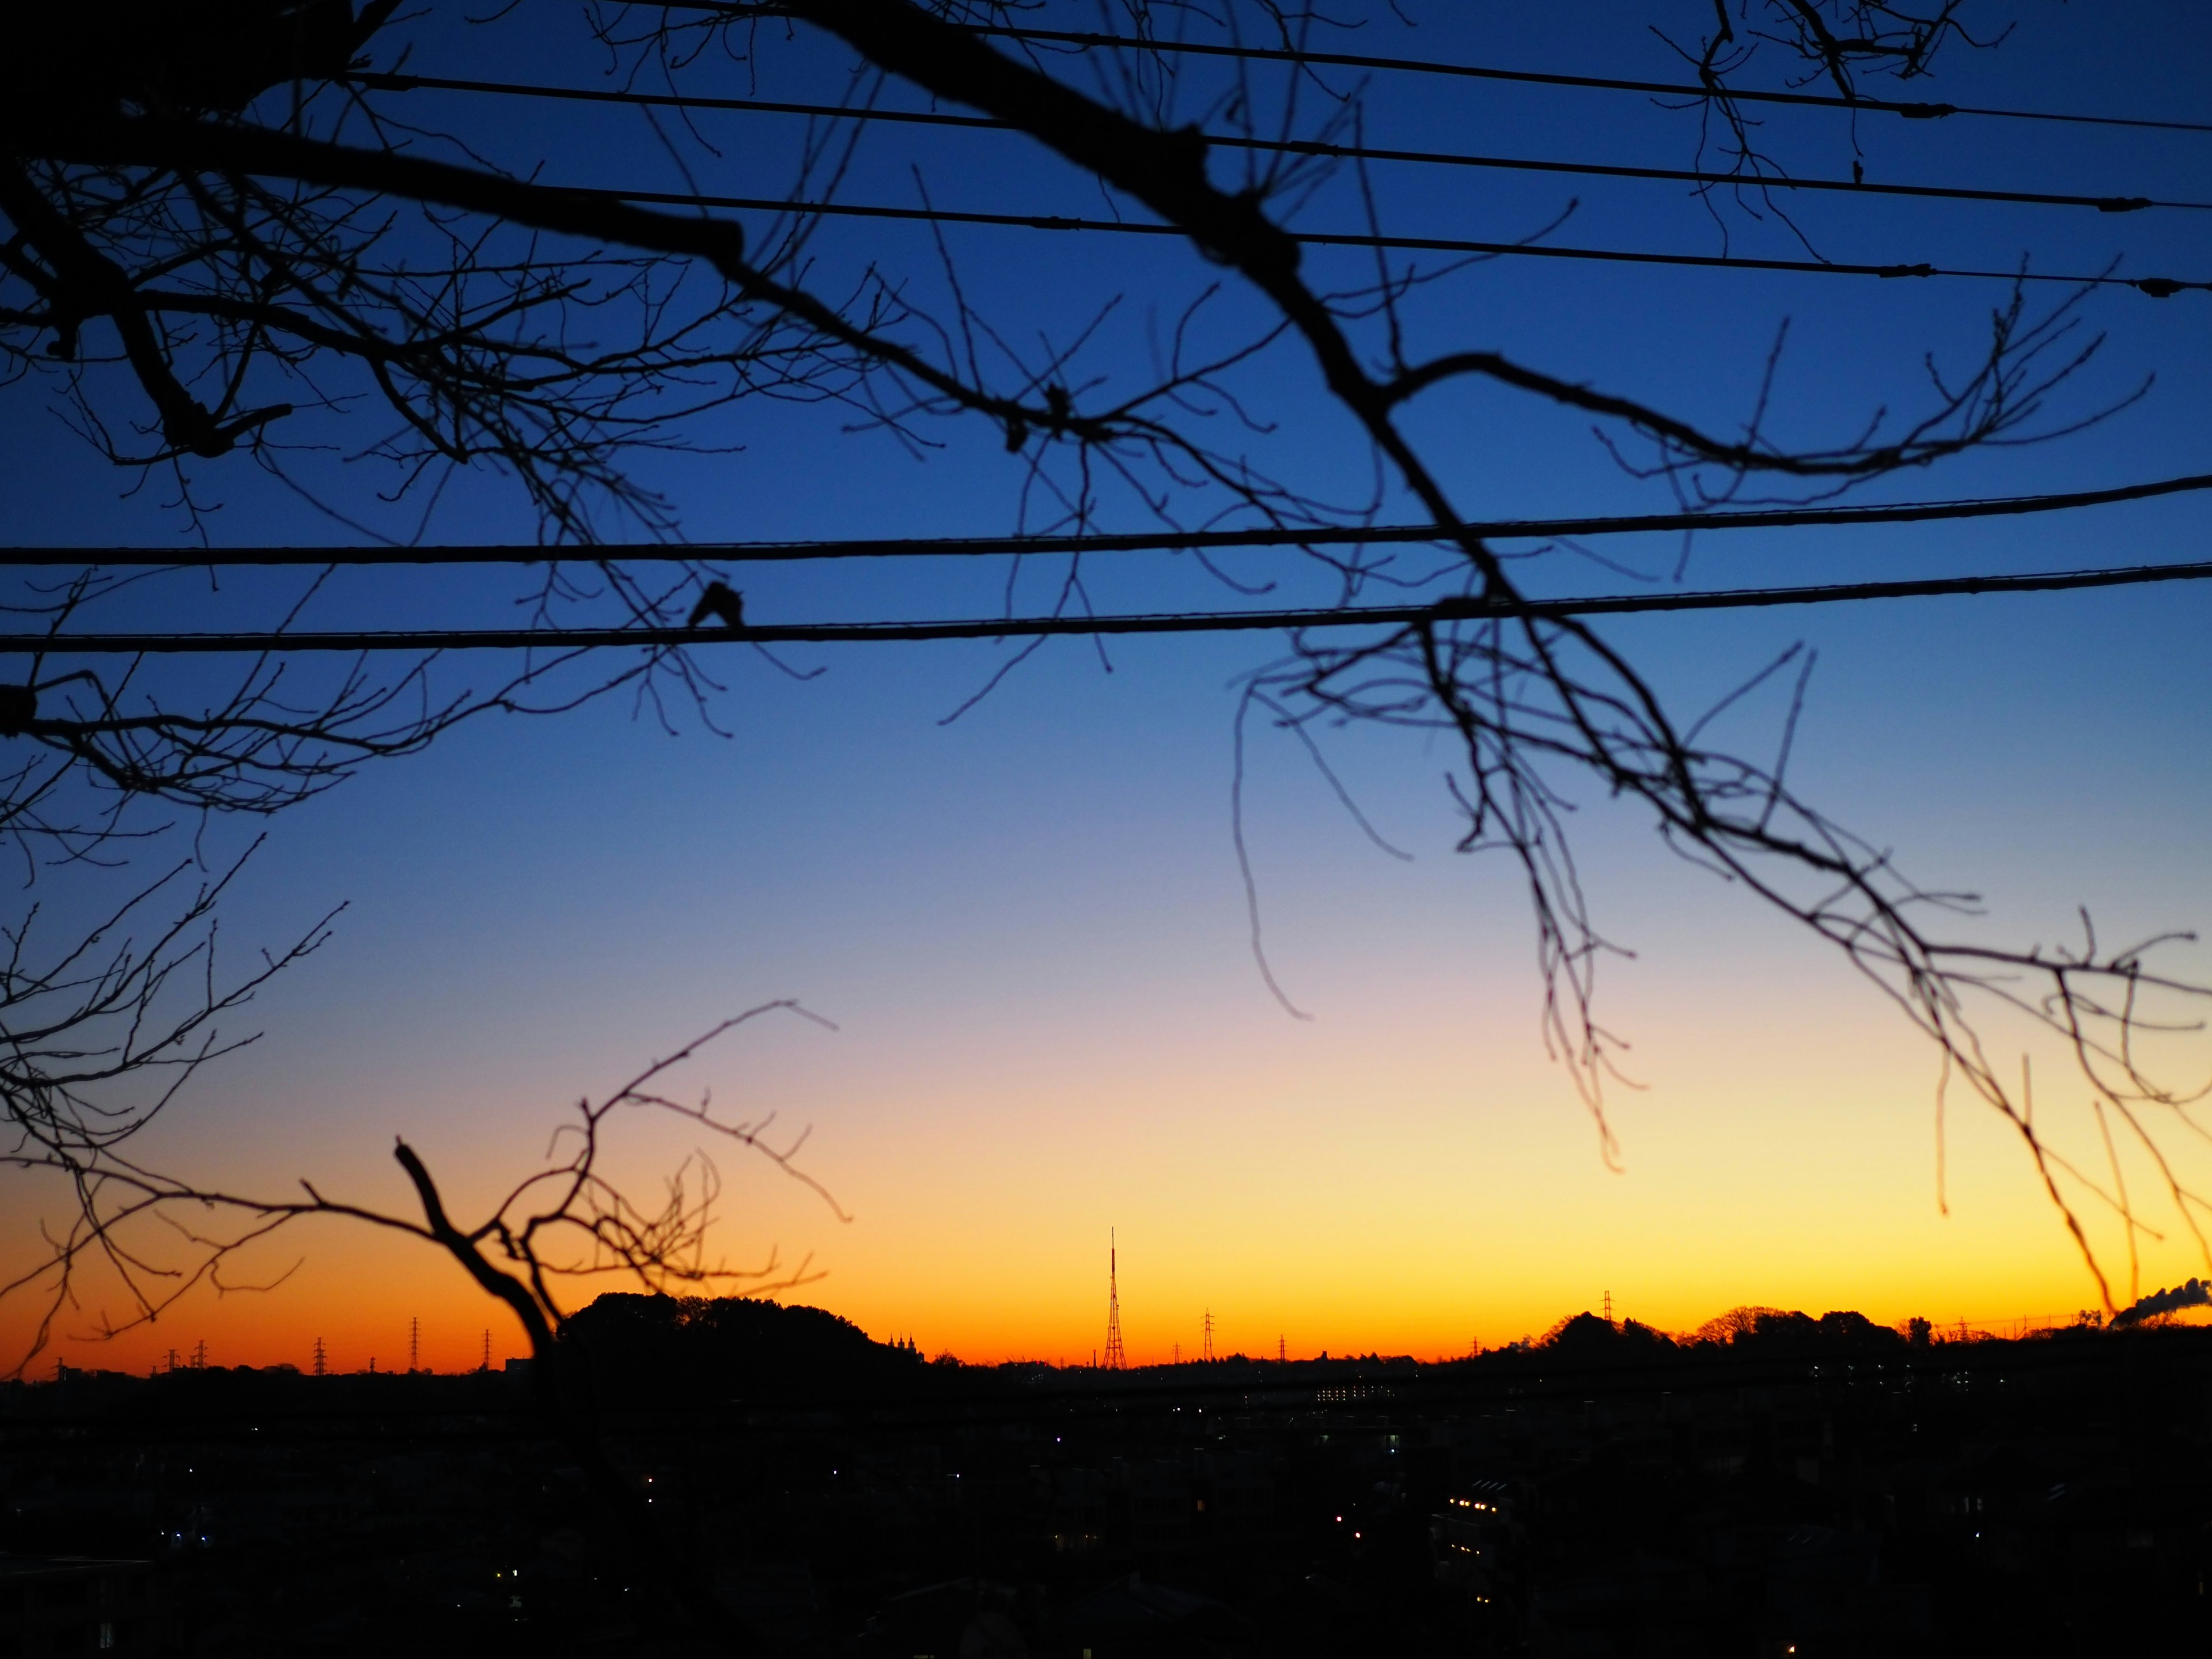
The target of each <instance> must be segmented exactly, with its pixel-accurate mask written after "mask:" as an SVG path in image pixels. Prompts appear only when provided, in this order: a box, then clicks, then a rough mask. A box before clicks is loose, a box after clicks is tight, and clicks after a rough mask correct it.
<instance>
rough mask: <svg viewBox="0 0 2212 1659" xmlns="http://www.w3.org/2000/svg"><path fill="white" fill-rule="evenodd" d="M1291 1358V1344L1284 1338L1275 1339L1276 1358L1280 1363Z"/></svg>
mask: <svg viewBox="0 0 2212 1659" xmlns="http://www.w3.org/2000/svg"><path fill="white" fill-rule="evenodd" d="M1290 1357H1291V1350H1290V1345H1289V1343H1288V1342H1287V1341H1286V1340H1285V1339H1284V1338H1282V1337H1277V1338H1276V1339H1275V1358H1277V1359H1278V1360H1287V1359H1288V1358H1290Z"/></svg>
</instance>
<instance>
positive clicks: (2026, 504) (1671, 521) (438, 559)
mask: <svg viewBox="0 0 2212 1659" xmlns="http://www.w3.org/2000/svg"><path fill="white" fill-rule="evenodd" d="M2201 489H2212V472H2199V473H2192V474H2190V475H2188V476H2185V477H2175V478H2156V479H2153V480H2150V481H2149V482H2148V483H2134V484H2117V485H2114V486H2112V488H2110V489H2080V490H2072V491H2069V492H2066V493H2064V494H2061V495H1996V496H1986V497H1984V498H1981V499H1979V500H1973V499H1969V500H1965V501H1909V502H1905V503H1904V504H1902V505H1899V506H1895V507H1769V508H1761V509H1756V510H1752V511H1746V512H1736V513H1632V514H1622V515H1616V516H1614V517H1611V518H1589V519H1495V520H1488V521H1477V522H1472V523H1461V524H1457V525H1454V526H1449V527H1445V528H1440V527H1438V526H1435V525H1364V526H1362V525H1329V526H1310V527H1307V528H1303V529H1298V528H1282V527H1274V526H1271V527H1268V528H1266V529H1251V530H1175V531H1149V532H1134V533H1130V534H1124V535H1090V536H960V537H945V538H919V537H892V538H866V537H864V538H855V539H852V540H846V541H809V542H720V543H703V544H682V545H675V546H668V545H659V544H646V545H636V544H621V545H616V546H578V547H547V546H544V545H540V544H529V543H520V544H483V545H477V546H463V547H231V548H211V549H204V550H201V551H200V552H199V553H198V554H197V555H192V554H188V553H185V552H173V551H169V550H161V549H155V548H145V547H0V568H7V567H9V566H17V567H42V566H61V565H85V564H139V565H191V566H200V565H222V566H257V567H258V566H282V565H349V566H353V565H359V566H382V565H470V564H543V563H546V562H550V561H554V560H562V559H565V560H568V561H571V562H597V561H600V560H606V559H625V560H644V561H653V560H680V559H705V560H711V561H713V562H715V563H718V564H781V563H788V562H806V561H811V560H817V559H889V558H924V559H930V558H973V557H979V556H999V555H1006V554H1040V555H1042V554H1071V553H1146V552H1188V551H1196V550H1213V549H1225V548H1238V547H1345V546H1370V545H1372V546H1389V545H1401V544H1408V543H1431V544H1443V543H1446V542H1449V540H1451V538H1454V537H1455V536H1475V537H1480V538H1485V539H1486V540H1499V541H1519V540H1539V539H1546V538H1553V537H1562V536H1572V537H1594V536H1624V535H1645V534H1650V533H1653V532H1672V531H1686V532H1699V533H1702V532H1706V531H1716V530H1793V529H1804V528H1808V527H1812V526H1830V527H1849V526H1854V525H1877V524H1924V523H1928V522H1930V521H1935V520H1954V519H1997V518H2017V517H2021V516H2025V515H2027V514H2032V513H2059V512H2068V511H2071V510H2073V509H2075V508H2079V507H2108V506H2112V505H2114V504H2116V503H2118V502H2122V501H2148V500H2154V499H2155V498H2157V497H2159V496H2162V495H2184V494H2186V493H2189V492H2191V491H2195V490H2201Z"/></svg>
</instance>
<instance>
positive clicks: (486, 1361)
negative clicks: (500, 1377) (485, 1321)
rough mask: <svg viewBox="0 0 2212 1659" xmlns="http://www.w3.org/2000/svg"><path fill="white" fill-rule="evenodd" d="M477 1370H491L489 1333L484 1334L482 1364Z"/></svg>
mask: <svg viewBox="0 0 2212 1659" xmlns="http://www.w3.org/2000/svg"><path fill="white" fill-rule="evenodd" d="M477 1369H478V1370H487V1371H488V1370H490V1369H491V1333H490V1332H489V1331H486V1332H485V1333H484V1349H483V1364H482V1365H481V1366H479V1367H477Z"/></svg>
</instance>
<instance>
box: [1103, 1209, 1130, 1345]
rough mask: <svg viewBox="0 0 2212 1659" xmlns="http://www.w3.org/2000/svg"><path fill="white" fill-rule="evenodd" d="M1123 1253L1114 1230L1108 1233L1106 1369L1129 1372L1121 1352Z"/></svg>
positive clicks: (1109, 1230)
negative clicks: (1118, 1246)
mask: <svg viewBox="0 0 2212 1659" xmlns="http://www.w3.org/2000/svg"><path fill="white" fill-rule="evenodd" d="M1120 1258H1121V1252H1120V1250H1119V1249H1117V1248H1116V1246H1115V1240H1114V1232H1113V1229H1111V1228H1110V1227H1109V1229H1107V1231H1106V1369H1107V1370H1109V1371H1121V1370H1127V1369H1128V1368H1129V1357H1128V1356H1127V1354H1125V1353H1123V1352H1121V1259H1120Z"/></svg>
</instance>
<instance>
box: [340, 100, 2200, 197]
mask: <svg viewBox="0 0 2212 1659" xmlns="http://www.w3.org/2000/svg"><path fill="white" fill-rule="evenodd" d="M342 78H343V79H344V80H347V81H349V82H352V83H353V84H355V85H357V86H364V87H368V88H374V89H375V90H378V91H384V92H412V91H414V90H416V88H427V89H429V90H431V91H444V92H470V93H484V94H495V95H499V96H503V97H518V98H548V99H558V100H572V101H575V102H581V103H594V104H619V105H629V106H643V107H649V108H654V109H691V110H732V111H742V112H752V113H758V114H770V115H805V116H814V117H823V118H832V119H848V120H854V121H887V122H896V123H900V124H903V125H915V126H937V127H957V128H968V129H980V130H982V131H994V132H1014V131H1020V129H1019V128H1018V127H1017V126H1016V125H1014V124H1013V123H1012V122H1011V121H1001V120H999V119H997V118H994V117H991V116H983V115H948V114H945V113H944V112H940V111H935V110H886V109H876V108H868V109H856V108H854V107H853V106H849V105H839V104H803V103H790V102H785V101H780V100H770V99H761V98H714V97H708V96H704V95H702V94H690V93H661V92H632V91H620V92H617V91H612V90H608V89H603V88H587V87H549V86H541V85H537V84H534V83H530V82H515V81H469V80H459V79H455V78H453V77H451V76H433V75H382V74H357V75H350V76H343V77H342ZM1206 143H1207V144H1209V145H1210V146H1212V148H1214V149H1247V150H1259V151H1264V152H1267V153H1269V154H1275V155H1314V156H1324V157H1329V158H1333V159H1337V160H1342V161H1394V162H1406V163H1410V164H1414V165H1420V166H1432V167H1487V168H1494V169H1502V170H1504V171H1508V172H1519V173H1568V174H1573V175H1576V176H1586V177H1591V178H1602V179H1659V180H1671V181H1674V182H1677V183H1683V184H1695V185H1735V186H1739V187H1744V188H1757V189H1761V190H1815V191H1845V192H1848V193H1850V194H1854V195H1861V196H1911V197H1933V198H1936V199H1940V200H1944V201H1961V202H2009V203H2017V204H2026V205H2028V206H2037V207H2082V208H2094V209H2096V210H2097V211H2099V212H2100V213H2133V212H2137V211H2139V210H2142V209H2145V208H2175V209H2188V210H2197V211H2208V210H2212V202H2168V201H2161V200H2157V199H2154V198H2153V197H2147V196H2074V195H2065V194H2061V193H2057V192H2052V191H2019V190H1972V189H1968V188H1966V187H1964V186H1958V185H1892V184H1881V183H1873V184H1869V183H1864V182H1861V181H1857V180H1854V179H1787V178H1778V177H1777V178H1769V177H1746V176H1744V175H1743V174H1741V173H1705V172H1699V171H1694V170H1690V169H1685V168H1680V167H1626V166H1619V165H1614V164H1610V163H1604V162H1595V161H1539V160H1533V159H1529V158H1527V157H1522V156H1506V155H1467V154H1464V153H1462V152H1459V151H1454V150H1425V149H1383V148H1378V147H1376V146H1373V145H1367V144H1333V143H1323V142H1322V141H1321V140H1318V139H1297V138H1252V137H1239V136H1237V135H1235V134H1214V133H1208V134H1206Z"/></svg>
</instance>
